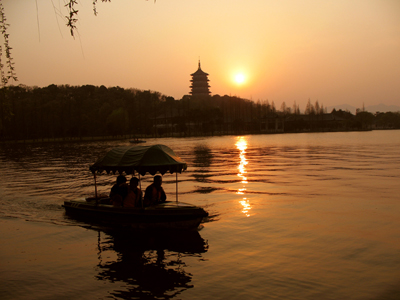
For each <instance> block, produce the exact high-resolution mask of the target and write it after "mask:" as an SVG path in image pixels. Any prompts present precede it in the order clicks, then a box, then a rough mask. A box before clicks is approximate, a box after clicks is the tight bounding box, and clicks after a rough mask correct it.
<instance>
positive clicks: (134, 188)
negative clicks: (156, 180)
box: [124, 177, 142, 207]
mask: <svg viewBox="0 0 400 300" xmlns="http://www.w3.org/2000/svg"><path fill="white" fill-rule="evenodd" d="M138 184H139V179H137V178H136V177H132V178H131V180H130V184H129V189H128V195H127V196H126V198H125V200H124V207H142V191H141V190H140V188H139V187H138Z"/></svg>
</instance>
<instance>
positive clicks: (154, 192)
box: [144, 175, 167, 206]
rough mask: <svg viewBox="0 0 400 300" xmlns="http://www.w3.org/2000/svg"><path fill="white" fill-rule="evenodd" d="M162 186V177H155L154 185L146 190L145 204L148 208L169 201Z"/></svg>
mask: <svg viewBox="0 0 400 300" xmlns="http://www.w3.org/2000/svg"><path fill="white" fill-rule="evenodd" d="M161 185H162V177H161V176H160V175H156V176H154V178H153V183H152V184H150V185H149V186H148V187H147V188H146V191H145V193H144V203H145V205H146V206H148V205H155V204H158V203H162V202H165V201H166V200H167V196H166V195H165V192H164V189H163V188H162V186H161Z"/></svg>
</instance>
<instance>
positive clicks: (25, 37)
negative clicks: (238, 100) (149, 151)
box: [2, 0, 400, 110]
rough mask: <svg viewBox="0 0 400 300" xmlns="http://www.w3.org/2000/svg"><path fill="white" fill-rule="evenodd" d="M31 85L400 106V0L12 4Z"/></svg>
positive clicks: (19, 57) (21, 74) (21, 66)
mask: <svg viewBox="0 0 400 300" xmlns="http://www.w3.org/2000/svg"><path fill="white" fill-rule="evenodd" d="M2 2H3V6H4V11H5V14H6V16H7V21H8V23H9V24H10V27H9V33H10V43H11V47H12V48H13V50H12V55H13V57H14V62H15V67H16V72H17V76H18V79H19V81H18V82H17V83H14V84H25V85H28V86H39V87H42V86H47V85H49V84H57V85H61V84H69V85H85V84H92V85H97V86H100V85H105V86H107V87H111V86H120V87H123V88H138V89H142V90H152V91H158V92H161V93H162V94H165V95H167V96H172V97H174V98H175V99H181V98H182V96H183V95H185V94H189V91H190V88H189V86H190V79H191V77H190V74H191V73H193V72H195V71H196V70H197V66H198V60H199V58H200V60H201V67H202V70H203V71H205V72H207V73H208V74H209V79H210V86H211V89H210V90H211V93H212V94H213V95H214V94H219V95H232V96H234V95H236V96H239V97H242V98H246V99H252V100H254V101H257V100H267V99H268V100H269V101H270V102H271V101H274V103H275V105H276V107H277V108H279V107H280V105H281V103H282V102H283V101H285V103H286V105H287V106H291V105H292V104H293V102H294V101H296V102H297V104H299V105H300V108H301V109H302V110H303V109H304V107H305V105H306V102H307V101H308V99H309V98H310V99H311V101H312V102H315V101H316V100H318V101H319V103H320V104H323V105H324V106H332V105H340V104H344V103H346V104H350V105H353V106H355V107H362V105H363V104H364V105H366V106H367V105H375V104H379V103H384V104H387V105H400V1H399V0H334V1H329V0H302V1H299V0H279V1H278V0H235V1H233V0H230V1H228V0H218V1H215V0H213V1H211V0H169V1H166V0H157V1H156V2H154V1H152V0H150V1H145V0H113V1H112V2H111V3H102V2H101V0H98V2H99V3H98V4H97V11H98V15H97V16H94V15H93V7H92V0H78V2H79V5H78V6H77V9H78V10H79V13H78V18H79V22H78V24H77V27H78V31H77V33H76V37H75V38H73V37H71V35H70V33H69V29H68V28H67V27H66V26H65V23H66V19H65V15H67V10H66V8H65V7H64V6H63V5H64V1H63V0H37V1H35V0H3V1H2Z"/></svg>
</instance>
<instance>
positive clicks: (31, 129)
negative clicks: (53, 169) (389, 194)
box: [0, 84, 400, 141]
mask: <svg viewBox="0 0 400 300" xmlns="http://www.w3.org/2000/svg"><path fill="white" fill-rule="evenodd" d="M327 115H329V116H330V117H329V118H328V117H326V116H327ZM372 128H400V113H399V112H386V113H376V114H372V113H370V112H366V111H363V110H358V111H357V113H356V115H353V114H351V113H350V112H348V111H342V110H339V111H336V110H333V111H332V112H331V113H329V114H328V113H327V111H326V108H324V107H323V105H321V104H319V103H318V101H316V102H315V103H311V100H309V101H308V103H307V106H306V108H305V110H304V114H301V113H300V108H299V106H298V105H297V104H296V102H295V103H294V104H293V106H292V107H290V106H286V104H285V103H282V105H281V107H280V109H276V108H275V105H274V102H271V103H270V102H269V101H268V100H265V101H260V100H259V101H256V102H254V101H251V100H247V99H242V98H238V97H232V96H227V95H225V96H220V95H214V96H210V97H205V98H201V97H200V98H196V97H191V96H189V95H185V96H183V97H182V99H179V100H176V99H174V98H173V97H169V96H165V95H162V94H161V93H159V92H155V91H149V90H147V91H143V90H137V89H123V88H120V87H109V88H107V87H105V86H100V87H99V86H93V85H84V86H69V85H54V84H52V85H49V86H47V87H43V88H39V87H28V86H24V85H19V86H7V87H3V88H2V89H0V138H1V140H2V141H5V140H40V139H49V138H50V139H56V138H58V139H60V138H61V139H68V138H83V137H99V136H106V135H111V136H118V135H131V136H152V137H157V136H196V135H213V134H243V133H266V132H303V131H328V130H360V129H372Z"/></svg>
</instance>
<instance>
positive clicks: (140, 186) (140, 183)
mask: <svg viewBox="0 0 400 300" xmlns="http://www.w3.org/2000/svg"><path fill="white" fill-rule="evenodd" d="M138 174H139V189H140V190H142V181H141V180H140V173H139V172H138ZM143 201H144V199H143V192H142V199H140V202H142V208H143Z"/></svg>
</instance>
